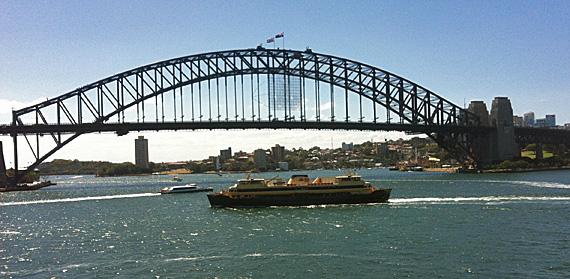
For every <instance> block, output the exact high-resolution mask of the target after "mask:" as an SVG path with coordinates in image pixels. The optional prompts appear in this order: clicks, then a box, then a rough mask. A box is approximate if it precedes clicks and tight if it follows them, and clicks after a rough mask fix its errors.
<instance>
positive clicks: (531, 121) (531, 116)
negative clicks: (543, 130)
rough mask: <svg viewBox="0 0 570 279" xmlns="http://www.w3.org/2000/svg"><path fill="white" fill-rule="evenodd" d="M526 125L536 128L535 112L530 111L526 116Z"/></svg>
mask: <svg viewBox="0 0 570 279" xmlns="http://www.w3.org/2000/svg"><path fill="white" fill-rule="evenodd" d="M524 123H525V124H526V126H531V127H532V126H534V124H535V122H534V112H532V111H529V112H527V113H525V114H524Z"/></svg>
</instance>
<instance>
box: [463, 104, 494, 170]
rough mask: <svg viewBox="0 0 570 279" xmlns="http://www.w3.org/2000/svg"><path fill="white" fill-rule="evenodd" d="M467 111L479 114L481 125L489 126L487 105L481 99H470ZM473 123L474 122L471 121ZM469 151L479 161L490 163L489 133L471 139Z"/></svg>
mask: <svg viewBox="0 0 570 279" xmlns="http://www.w3.org/2000/svg"><path fill="white" fill-rule="evenodd" d="M468 111H469V112H470V113H473V114H475V115H477V116H479V119H480V120H481V126H489V111H488V110H487V105H486V104H485V102H483V101H472V102H471V103H470V104H469V108H468ZM472 124H474V123H472ZM471 151H472V152H473V154H475V156H476V157H477V158H474V159H477V161H478V162H479V163H483V164H490V163H491V161H492V159H491V156H492V155H491V135H488V134H484V135H483V134H481V135H477V136H476V137H474V139H473V144H472V145H471Z"/></svg>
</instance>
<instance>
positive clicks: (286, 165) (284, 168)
mask: <svg viewBox="0 0 570 279" xmlns="http://www.w3.org/2000/svg"><path fill="white" fill-rule="evenodd" d="M277 165H278V166H279V169H280V170H282V171H288V170H289V163H288V162H278V163H277Z"/></svg>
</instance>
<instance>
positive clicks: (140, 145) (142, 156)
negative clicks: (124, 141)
mask: <svg viewBox="0 0 570 279" xmlns="http://www.w3.org/2000/svg"><path fill="white" fill-rule="evenodd" d="M135 165H137V166H139V167H141V168H143V169H148V168H149V163H148V140H147V139H145V138H144V136H139V138H138V139H135Z"/></svg>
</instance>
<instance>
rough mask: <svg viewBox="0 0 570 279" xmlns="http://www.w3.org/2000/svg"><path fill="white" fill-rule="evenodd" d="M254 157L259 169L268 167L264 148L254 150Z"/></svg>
mask: <svg viewBox="0 0 570 279" xmlns="http://www.w3.org/2000/svg"><path fill="white" fill-rule="evenodd" d="M253 159H254V162H255V167H256V168H258V169H267V154H266V153H265V150H264V149H257V150H255V151H253Z"/></svg>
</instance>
